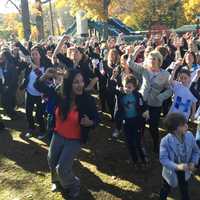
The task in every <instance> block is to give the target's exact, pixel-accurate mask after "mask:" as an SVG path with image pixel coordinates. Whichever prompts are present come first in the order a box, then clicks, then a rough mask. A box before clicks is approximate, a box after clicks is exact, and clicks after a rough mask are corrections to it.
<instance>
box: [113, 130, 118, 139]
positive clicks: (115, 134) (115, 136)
mask: <svg viewBox="0 0 200 200" xmlns="http://www.w3.org/2000/svg"><path fill="white" fill-rule="evenodd" d="M112 136H113V137H114V138H118V137H119V131H118V130H117V129H115V130H114V131H113V133H112Z"/></svg>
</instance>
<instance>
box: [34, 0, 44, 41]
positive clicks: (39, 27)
mask: <svg viewBox="0 0 200 200" xmlns="http://www.w3.org/2000/svg"><path fill="white" fill-rule="evenodd" d="M35 2H36V6H37V10H38V13H40V14H38V15H37V16H36V18H35V22H36V27H37V30H38V41H41V40H43V39H44V22H43V12H42V3H41V1H40V0H36V1H35Z"/></svg>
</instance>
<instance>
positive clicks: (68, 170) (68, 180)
mask: <svg viewBox="0 0 200 200" xmlns="http://www.w3.org/2000/svg"><path fill="white" fill-rule="evenodd" d="M79 151H80V140H68V139H66V138H64V137H62V136H60V135H58V134H57V133H54V135H53V137H52V140H51V144H50V148H49V152H48V164H49V168H50V170H51V174H52V182H53V183H54V182H59V183H60V184H61V186H62V187H63V188H64V189H68V188H70V187H71V186H72V185H73V184H75V183H76V181H77V180H76V178H75V176H74V174H73V171H72V167H73V162H74V158H75V157H76V156H77V154H78V153H79Z"/></svg>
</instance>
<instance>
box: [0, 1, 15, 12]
mask: <svg viewBox="0 0 200 200" xmlns="http://www.w3.org/2000/svg"><path fill="white" fill-rule="evenodd" d="M7 1H8V0H0V4H1V6H0V13H9V12H17V9H16V8H15V7H14V6H13V5H12V4H11V3H10V2H9V3H7V5H6V2H7ZM14 2H19V1H18V0H17V1H16V0H14Z"/></svg>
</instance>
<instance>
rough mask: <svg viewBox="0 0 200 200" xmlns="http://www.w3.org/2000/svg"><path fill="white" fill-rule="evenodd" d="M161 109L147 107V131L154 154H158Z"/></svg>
mask: <svg viewBox="0 0 200 200" xmlns="http://www.w3.org/2000/svg"><path fill="white" fill-rule="evenodd" d="M160 113H161V107H151V106H149V115H150V119H149V129H150V133H151V136H152V139H153V145H154V152H155V153H158V152H159V130H158V127H159V122H160Z"/></svg>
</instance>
